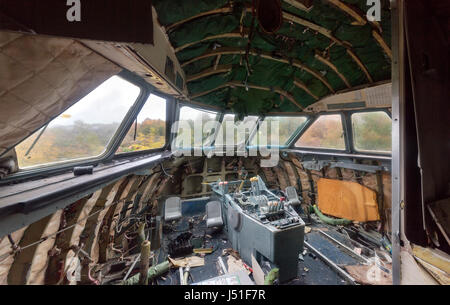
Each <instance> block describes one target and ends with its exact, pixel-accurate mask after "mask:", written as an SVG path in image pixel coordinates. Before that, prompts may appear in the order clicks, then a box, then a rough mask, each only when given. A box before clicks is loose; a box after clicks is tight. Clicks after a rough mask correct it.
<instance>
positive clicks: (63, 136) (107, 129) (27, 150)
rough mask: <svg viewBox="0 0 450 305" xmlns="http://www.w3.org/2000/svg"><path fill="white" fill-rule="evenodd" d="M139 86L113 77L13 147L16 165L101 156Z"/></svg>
mask: <svg viewBox="0 0 450 305" xmlns="http://www.w3.org/2000/svg"><path fill="white" fill-rule="evenodd" d="M140 91H141V90H140V88H139V87H137V86H135V85H134V84H132V83H130V82H128V81H127V80H125V79H123V78H121V77H119V76H113V77H111V78H110V79H108V80H107V81H105V82H104V83H103V84H101V85H100V86H98V87H97V88H96V89H95V90H93V91H92V92H91V93H89V94H88V95H86V96H85V97H84V98H82V99H81V100H80V101H78V102H77V103H76V104H75V105H73V106H72V107H70V108H69V109H67V110H66V111H65V112H64V113H63V114H61V115H60V116H59V117H57V118H55V119H54V120H53V121H51V122H50V123H49V124H47V125H46V126H44V127H42V128H41V129H40V130H38V131H37V132H35V133H34V134H32V135H31V136H30V137H28V138H27V139H26V140H25V141H23V142H22V143H20V144H19V145H17V146H16V152H17V160H18V163H19V167H20V168H21V169H23V168H29V167H36V166H41V165H47V164H53V163H58V162H63V161H71V160H78V159H86V158H91V157H98V156H100V155H102V154H103V153H104V152H105V150H106V148H107V146H108V144H109V142H110V140H111V139H112V137H113V136H114V134H115V133H116V131H117V129H118V128H119V126H120V124H121V123H122V121H123V119H124V118H125V116H126V114H127V113H128V111H129V109H130V107H131V106H132V105H133V104H134V103H135V101H136V100H137V98H138V96H139V93H140Z"/></svg>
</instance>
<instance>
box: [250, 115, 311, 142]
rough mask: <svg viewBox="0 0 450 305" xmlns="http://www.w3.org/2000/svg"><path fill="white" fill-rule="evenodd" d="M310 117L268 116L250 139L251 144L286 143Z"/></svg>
mask: <svg viewBox="0 0 450 305" xmlns="http://www.w3.org/2000/svg"><path fill="white" fill-rule="evenodd" d="M307 120H308V119H307V118H306V117H303V116H298V117H280V116H270V117H266V118H265V119H264V121H263V122H262V123H261V124H260V126H259V128H258V132H257V133H256V135H255V136H254V137H253V138H252V140H251V141H250V145H251V146H267V145H274V146H278V145H281V146H283V145H286V144H287V142H288V141H289V139H290V138H291V137H292V136H293V134H294V133H295V132H296V131H297V130H298V129H299V128H301V127H302V126H304V125H305V124H306V121H307ZM277 129H278V130H277Z"/></svg>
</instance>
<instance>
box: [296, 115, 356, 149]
mask: <svg viewBox="0 0 450 305" xmlns="http://www.w3.org/2000/svg"><path fill="white" fill-rule="evenodd" d="M328 115H340V116H341V123H342V131H343V133H344V145H345V147H344V149H333V148H330V149H328V148H313V147H303V146H296V145H295V144H296V143H297V142H298V141H299V140H300V138H301V137H302V136H303V135H304V134H305V132H306V131H308V130H309V128H310V127H311V126H312V125H313V124H314V123H315V122H316V121H317V120H318V119H319V118H320V117H321V116H328ZM350 129H351V126H350ZM350 132H351V130H350ZM350 138H351V135H350V134H349V126H348V123H347V119H346V114H345V112H344V111H333V112H321V113H318V114H313V115H311V117H310V120H309V121H308V122H307V123H306V124H305V125H304V128H302V130H301V131H300V132H299V133H298V134H297V135H296V137H293V140H292V142H291V143H290V146H289V147H291V148H293V149H299V150H303V151H311V152H327V153H349V154H351V153H352V146H351V145H350Z"/></svg>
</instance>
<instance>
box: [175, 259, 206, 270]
mask: <svg viewBox="0 0 450 305" xmlns="http://www.w3.org/2000/svg"><path fill="white" fill-rule="evenodd" d="M168 259H169V261H170V262H171V263H172V265H173V266H174V267H183V268H184V267H188V266H189V267H191V268H194V267H201V266H204V265H205V259H204V258H203V257H198V256H190V257H185V258H180V259H173V258H170V257H169V258H168Z"/></svg>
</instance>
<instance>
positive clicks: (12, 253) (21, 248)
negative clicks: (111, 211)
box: [0, 199, 126, 262]
mask: <svg viewBox="0 0 450 305" xmlns="http://www.w3.org/2000/svg"><path fill="white" fill-rule="evenodd" d="M125 200H126V199H121V200H118V201H115V202H113V203H111V204H109V205H108V206H105V207H104V209H107V208H110V207H112V206H113V205H116V204H119V203H122V202H125ZM104 209H103V210H104ZM103 210H99V211H97V212H95V213H92V214H90V215H88V216H86V217H83V218H82V219H80V220H78V221H77V222H76V223H74V224H72V225H70V226H68V227H65V228H63V229H61V230H59V231H56V232H54V233H52V234H49V235H47V236H45V237H42V238H41V239H39V240H38V241H35V242H33V243H31V244H29V245H26V246H23V247H18V246H17V248H16V249H13V251H11V252H10V253H7V254H5V255H4V256H5V257H3V256H2V257H1V259H0V262H2V261H4V260H5V259H7V258H8V257H9V256H10V255H15V254H16V253H19V252H21V251H23V250H25V249H27V248H30V247H33V246H36V245H38V244H41V243H43V242H44V241H46V240H48V239H49V238H50V237H53V236H56V235H58V234H60V233H62V232H64V231H67V230H69V229H71V228H73V227H75V226H77V225H79V224H80V223H82V222H83V221H85V220H87V219H89V218H91V217H92V216H95V215H97V214H99V213H100V212H102V211H103ZM10 241H11V240H10Z"/></svg>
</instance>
